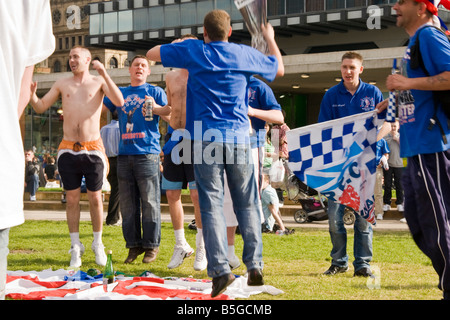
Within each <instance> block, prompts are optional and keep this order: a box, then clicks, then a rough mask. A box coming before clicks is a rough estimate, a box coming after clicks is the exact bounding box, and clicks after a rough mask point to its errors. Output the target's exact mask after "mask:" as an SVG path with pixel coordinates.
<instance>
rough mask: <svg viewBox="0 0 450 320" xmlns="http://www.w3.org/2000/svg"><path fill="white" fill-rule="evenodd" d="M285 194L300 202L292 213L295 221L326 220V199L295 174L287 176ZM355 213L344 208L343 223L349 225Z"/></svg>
mask: <svg viewBox="0 0 450 320" xmlns="http://www.w3.org/2000/svg"><path fill="white" fill-rule="evenodd" d="M287 194H288V197H289V199H290V200H292V201H296V202H297V203H300V204H301V206H302V208H301V209H300V210H297V211H296V212H295V213H294V220H295V222H297V223H305V222H312V221H324V220H328V213H327V208H328V200H327V198H326V197H324V196H323V195H321V194H320V192H317V191H316V190H315V189H312V188H310V187H308V186H307V185H306V184H304V183H303V182H302V181H301V180H300V179H299V178H297V176H296V175H294V174H292V175H290V176H289V178H288V181H287ZM355 219H356V218H355V214H354V213H353V211H352V210H351V209H350V208H347V207H346V208H345V213H344V223H345V224H346V225H351V224H353V223H354V222H355Z"/></svg>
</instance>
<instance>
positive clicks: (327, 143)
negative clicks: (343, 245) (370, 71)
mask: <svg viewBox="0 0 450 320" xmlns="http://www.w3.org/2000/svg"><path fill="white" fill-rule="evenodd" d="M375 115H376V113H374V112H373V111H370V112H365V113H361V114H357V115H353V116H349V117H345V118H340V119H336V120H331V121H327V122H322V123H317V124H314V125H310V126H306V127H301V128H297V129H293V130H290V131H288V132H287V142H288V143H287V144H288V149H289V168H290V169H291V170H292V171H293V173H294V174H295V175H296V176H297V177H298V178H299V179H300V180H301V181H303V182H304V183H305V184H306V185H307V186H309V187H310V188H313V189H315V190H317V191H319V192H320V193H322V194H323V195H325V196H326V197H327V198H329V199H332V200H334V201H336V202H339V203H341V204H344V205H346V206H348V207H350V208H352V209H354V210H355V211H356V212H357V213H359V214H360V215H361V216H362V217H363V218H365V219H366V220H367V221H369V222H370V223H372V224H375V223H376V222H375V214H374V188H375V172H376V160H375V156H376V145H377V125H378V123H377V121H378V120H377V117H376V116H375Z"/></svg>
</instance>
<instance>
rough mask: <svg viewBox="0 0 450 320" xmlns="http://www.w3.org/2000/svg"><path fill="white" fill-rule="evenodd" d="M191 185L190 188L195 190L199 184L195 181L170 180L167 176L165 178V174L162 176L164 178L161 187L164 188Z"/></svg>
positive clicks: (178, 188) (184, 187)
mask: <svg viewBox="0 0 450 320" xmlns="http://www.w3.org/2000/svg"><path fill="white" fill-rule="evenodd" d="M188 185H189V189H190V190H195V189H197V184H196V183H195V180H194V181H189V183H188V184H186V182H182V181H177V182H175V181H169V180H167V179H166V178H164V175H163V176H162V180H161V189H163V190H181V189H186V188H187V186H188Z"/></svg>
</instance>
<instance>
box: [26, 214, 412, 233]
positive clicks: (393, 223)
mask: <svg viewBox="0 0 450 320" xmlns="http://www.w3.org/2000/svg"><path fill="white" fill-rule="evenodd" d="M103 218H104V219H105V218H106V213H104V217H103ZM282 218H283V222H284V224H285V225H286V227H288V228H324V229H325V228H326V229H328V221H318V222H311V223H297V222H295V220H294V217H293V216H285V215H283V217H282ZM25 219H26V220H55V221H56V220H59V221H65V220H66V212H65V211H41V210H25ZM193 219H194V215H193V214H186V215H185V217H184V221H185V222H186V223H190V222H191V221H192V220H193ZM81 220H83V221H89V220H90V215H89V212H85V211H82V212H81ZM161 221H162V222H170V221H171V220H170V215H169V214H162V216H161ZM348 227H350V228H351V227H352V226H348ZM374 230H375V231H376V230H399V231H408V230H409V229H408V225H407V224H406V223H402V222H400V221H399V220H394V219H392V220H380V221H377V225H376V226H375V227H374Z"/></svg>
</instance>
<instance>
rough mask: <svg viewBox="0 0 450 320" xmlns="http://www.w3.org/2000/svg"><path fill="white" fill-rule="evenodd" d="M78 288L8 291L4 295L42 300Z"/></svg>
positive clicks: (74, 291) (72, 291) (62, 295)
mask: <svg viewBox="0 0 450 320" xmlns="http://www.w3.org/2000/svg"><path fill="white" fill-rule="evenodd" d="M77 291H78V289H57V290H44V291H33V292H30V293H10V294H8V295H6V296H7V297H8V298H11V299H14V300H42V299H44V298H48V297H61V298H62V297H64V296H65V295H67V294H69V293H72V294H73V293H76V292H77Z"/></svg>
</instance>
